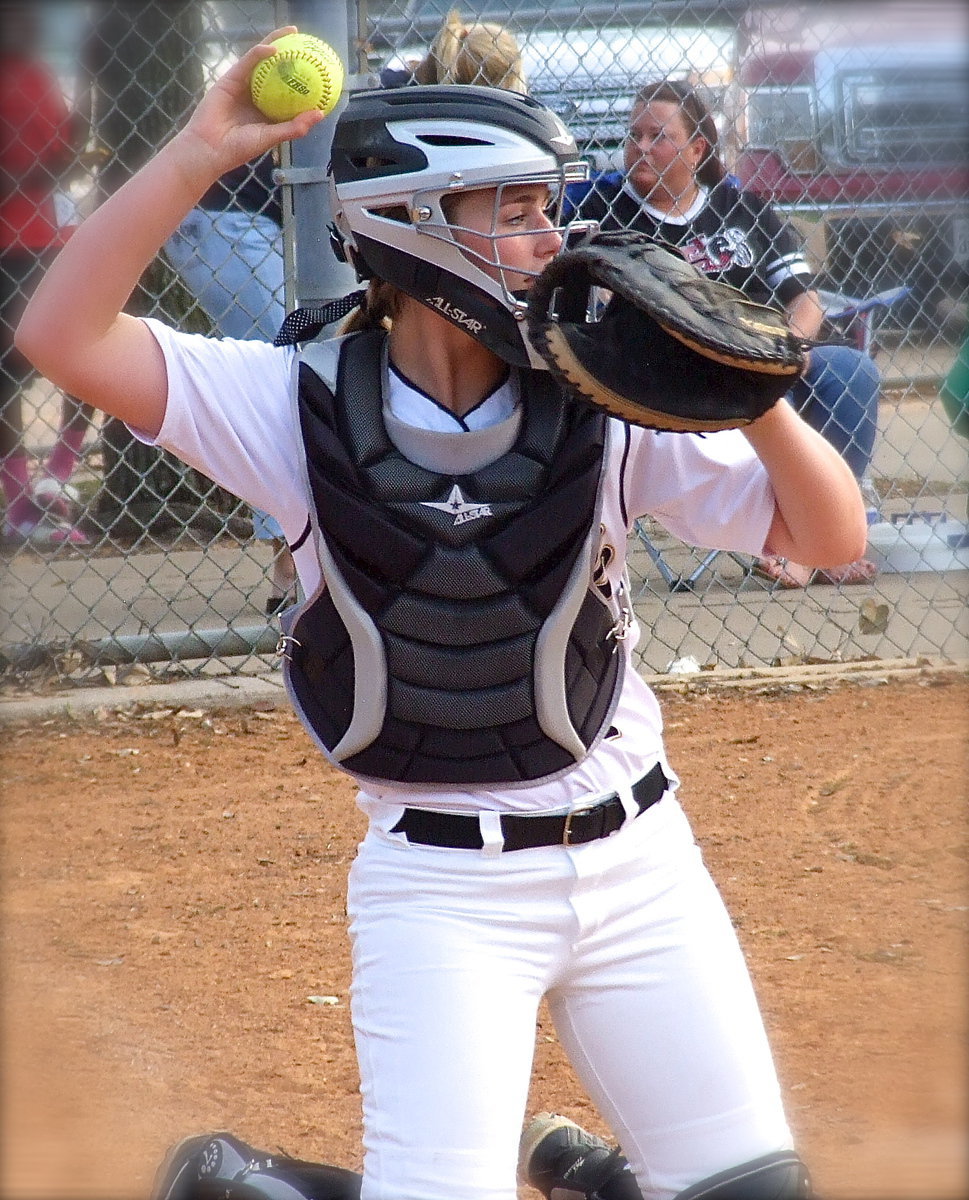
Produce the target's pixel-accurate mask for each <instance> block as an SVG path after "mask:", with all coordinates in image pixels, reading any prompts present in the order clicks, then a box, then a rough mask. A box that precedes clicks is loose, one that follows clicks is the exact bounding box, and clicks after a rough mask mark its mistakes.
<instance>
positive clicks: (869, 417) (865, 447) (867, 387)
mask: <svg viewBox="0 0 969 1200" xmlns="http://www.w3.org/2000/svg"><path fill="white" fill-rule="evenodd" d="M880 384H881V377H880V375H879V372H878V368H877V367H876V366H875V364H874V362H872V360H871V359H870V358H869V357H868V355H867V354H862V353H861V351H860V350H854V349H852V348H851V347H850V346H815V347H813V348H812V350H811V358H810V364H809V365H808V368H807V370H806V371H805V372H804V374H803V375H802V376H801V378H800V379H799V380H798V381H797V383H796V384H795V385H794V387H793V388H792V389H791V393H790V400H791V403H792V404H793V405H794V408H795V409H796V410H797V411H798V412H799V413H800V414H801V416H802V417H803V418H804V420H805V421H807V423H808V424H809V425H810V426H811V427H812V428H813V429H816V430H817V431H818V433H820V434H822V435H823V436H824V437H825V438H827V440H828V441H829V442H830V443H831V444H832V446H834V448H835V449H836V450H837V451H838V453H839V454H840V455H841V456H842V458H844V460H845V461H846V462H847V463H848V466H849V467H851V470H852V471H853V473H854V475H855V478H856V479H860V478H861V477H862V476H863V475H864V474H865V473H866V471H867V470H868V466H869V464H870V462H871V457H872V454H873V453H874V449H875V432H876V430H877V428H878V392H879V387H880Z"/></svg>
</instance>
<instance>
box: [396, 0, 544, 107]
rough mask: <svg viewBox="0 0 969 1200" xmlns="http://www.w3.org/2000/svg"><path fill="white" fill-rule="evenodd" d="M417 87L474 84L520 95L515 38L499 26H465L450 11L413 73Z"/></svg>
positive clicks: (519, 58)
mask: <svg viewBox="0 0 969 1200" xmlns="http://www.w3.org/2000/svg"><path fill="white" fill-rule="evenodd" d="M414 78H415V79H416V80H417V82H418V83H459V84H467V83H471V84H477V85H478V86H479V87H497V88H504V89H505V90H506V91H510V92H520V93H522V94H524V93H525V92H526V91H527V90H528V89H527V87H526V84H525V72H524V67H523V65H522V55H521V50H520V48H519V46H518V42H517V41H516V39H515V36H514V35H513V34H511V33H509V32H508V30H507V29H505V28H503V27H502V26H501V25H496V24H495V23H494V22H491V21H478V22H475V23H474V24H472V25H467V24H465V23H464V21H462V20H461V15H460V13H459V12H458V10H457V9H456V8H453V9H452V10H451V11H450V12H449V13H448V15H447V19H446V20H445V22H444V25H443V26H442V27H441V29H440V31H439V32H438V34H437V36H436V37H435V39H434V41H433V42H432V43H431V46H430V49H429V50H428V52H427V54H426V55H425V57H424V59H423V60H422V62H421V63H420V64H419V65H418V66H417V67H416V68H415V70H414Z"/></svg>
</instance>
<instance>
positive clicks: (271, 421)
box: [134, 319, 774, 829]
mask: <svg viewBox="0 0 969 1200" xmlns="http://www.w3.org/2000/svg"><path fill="white" fill-rule="evenodd" d="M146 324H147V325H148V327H149V328H150V329H151V331H152V333H153V334H154V336H155V338H156V339H157V341H158V343H159V345H160V347H161V349H162V351H163V353H164V356H165V364H166V369H167V373H168V405H167V409H166V413H165V419H164V423H163V425H162V428H161V430H160V432H159V435H158V438H157V439H156V444H158V445H159V446H162V447H164V448H165V449H166V450H169V451H171V452H172V453H173V454H175V455H176V456H177V457H178V458H180V459H182V460H183V461H184V462H186V463H188V464H189V465H190V466H192V467H195V468H197V469H198V470H200V471H201V472H202V473H203V474H205V475H207V476H208V477H209V478H211V479H212V480H213V481H214V482H215V483H217V484H219V485H220V486H222V487H224V488H226V489H227V490H228V491H230V492H232V493H234V494H235V495H237V496H239V497H240V498H241V499H243V500H245V501H246V502H247V503H248V504H250V505H252V506H253V507H255V508H259V509H262V510H264V511H266V512H269V513H271V514H272V515H273V516H274V517H275V518H276V519H277V520H278V521H279V523H280V525H281V527H282V529H283V532H284V534H285V536H286V539H287V541H289V542H291V543H293V542H296V541H297V540H298V539H299V537H300V535H301V534H302V533H303V531H304V529H305V527H306V523H307V518H308V514H309V509H310V505H311V504H312V500H311V497H310V495H309V494H308V490H307V487H306V485H305V483H304V471H303V469H302V462H303V445H302V439H301V435H300V430H299V428H298V426H297V422H296V419H295V411H296V410H295V405H294V402H293V396H294V386H295V371H294V363H295V357H296V352H295V350H294V349H293V348H292V347H282V348H279V347H274V346H271V345H269V344H267V343H264V342H258V341H235V340H231V339H221V340H219V339H214V338H208V337H204V336H202V335H199V334H185V333H180V332H178V331H176V330H172V329H170V328H169V327H168V326H166V325H164V324H162V323H160V322H158V321H154V320H150V319H148V320H146ZM516 385H517V379H516V375H515V373H514V372H512V373H511V374H510V376H509V378H508V380H507V381H506V383H505V384H503V385H502V386H501V387H500V388H499V389H497V390H496V391H495V392H494V393H493V394H492V395H491V396H489V397H487V398H486V399H485V400H484V401H482V403H481V404H479V405H478V406H477V407H476V408H475V409H474V410H473V412H472V413H470V414H467V415H466V416H465V418H464V419H463V420H462V421H458V420H457V419H456V418H455V417H454V416H453V415H452V414H450V413H449V412H448V410H446V409H443V408H442V406H441V405H439V404H437V403H436V402H435V401H433V400H432V399H430V398H429V397H427V396H425V395H424V394H423V393H421V392H420V391H419V390H418V389H416V388H414V387H413V386H411V385H409V384H408V383H407V381H406V380H404V379H402V378H401V377H400V376H398V375H397V374H396V373H395V372H394V371H393V370H391V372H390V380H389V388H388V402H389V407H390V411H391V413H392V415H393V416H394V417H395V418H396V419H397V420H398V421H401V422H403V423H404V424H406V425H409V426H413V427H415V428H417V429H427V430H432V431H435V432H438V433H440V432H454V433H457V432H460V431H461V430H462V429H465V430H470V429H482V428H487V427H488V426H490V425H492V424H496V423H497V422H499V421H502V420H504V419H506V418H507V417H508V415H509V413H510V412H511V411H513V409H514V406H515V404H517V402H518V400H517V386H516ZM613 424H614V425H615V426H617V428H616V430H615V432H616V433H617V434H618V436H614V437H611V438H610V439H609V445H610V450H609V451H608V453H609V456H610V457H609V460H608V461H607V463H606V464H605V475H604V484H603V497H602V500H603V506H602V525H603V542H604V544H606V545H608V546H611V547H612V548H613V549H614V550H615V553H614V554H612V555H611V557H610V556H608V555H607V556H606V558H607V559H610V561H608V564H607V566H606V572H607V574H608V576H609V580H610V583H611V584H612V586H613V588H614V589H616V588H618V587H620V586H621V582H622V576H623V572H624V568H625V553H626V544H627V539H628V535H629V533H630V531H631V528H632V522H633V521H634V520H635V519H636V518H637V517H641V516H644V515H646V514H649V515H651V516H652V517H654V518H656V519H657V520H658V521H659V522H660V524H662V525H663V526H664V527H665V528H666V529H668V530H669V531H670V532H671V533H672V534H674V535H675V536H676V537H678V538H680V539H681V540H682V541H684V542H687V543H688V544H690V545H698V546H705V547H711V548H717V549H724V550H736V551H739V552H745V553H748V554H752V555H757V554H759V553H760V552H761V550H762V549H763V546H764V542H765V540H766V537H767V532H768V529H769V526H770V522H771V520H772V517H773V514H774V499H773V492H772V490H771V487H770V484H769V481H768V479H767V474H766V471H765V470H764V468H763V466H762V465H761V463H760V461H759V459H758V458H757V457H756V455H755V454H754V452H753V450H752V448H751V447H750V444H749V442H748V441H747V439H746V438H744V437H743V435H742V434H740V433H739V432H737V431H726V432H722V433H714V434H706V435H699V434H690V433H658V432H655V431H652V430H645V429H639V428H629V429H628V437H627V428H626V427H625V426H623V425H622V424H621V423H620V422H613ZM134 432H135V433H136V435H138V436H140V437H143V436H144V435H143V434H139V433H138V431H137V430H135V431H134ZM145 440H148V439H145ZM294 560H295V563H296V569H297V571H298V573H299V578H300V584H301V587H302V589H303V593H304V594H305V595H312V594H313V593H314V592H315V591H316V589H317V587H318V586H319V583H320V578H321V569H320V563H319V561H318V558H317V552H316V547H315V545H314V544H313V539H311V538H307V539H306V540H305V541H303V543H302V544H301V545H300V546H299V547H298V548H297V549H296V551H295V553H294ZM648 633H649V631H648V630H647V631H646V636H648ZM639 636H641V631H640V630H639V628H638V627H636V628H634V629H633V630H632V633H631V636H630V637H628V638H627V639H626V640H625V642H624V643H623V652H624V653H626V654H627V655H631V654H632V652H633V649H634V647H635V645H636V642H637V641H638V638H639ZM630 662H631V660H630ZM612 727H613V728H612V729H611V730H610V732H609V734H608V735H607V736H606V737H605V738H604V739H603V740H602V741H601V742H600V743H599V744H598V746H596V747H595V749H594V750H593V751H592V753H591V754H589V755H588V756H587V757H586V758H585V759H583V760H582V761H581V762H580V763H578V764H577V765H576V766H575V767H574V768H573V769H572V770H570V771H569V772H567V773H566V774H565V775H562V776H560V777H558V778H556V779H553V780H551V781H546V782H543V783H540V784H537V785H536V786H535V787H532V788H527V787H526V788H522V787H517V788H514V789H508V790H504V791H502V790H501V789H500V788H492V789H484V790H480V789H477V788H475V789H467V790H455V791H442V790H440V789H439V788H435V790H434V792H433V794H430V793H427V794H424V793H418V794H417V795H415V792H414V790H413V788H406V789H404V788H398V787H395V786H387V787H383V788H380V789H376V788H374V787H373V785H372V784H368V785H367V787H368V790H367V791H366V792H362V793H361V796H360V803H361V805H362V807H363V808H364V810H365V811H366V812H367V813H368V814H369V815H370V817H371V819H372V820H373V821H374V822H375V823H376V824H377V825H378V826H380V827H382V828H385V829H386V828H390V827H391V826H392V825H393V824H394V823H395V821H396V820H397V819H398V817H399V814H400V811H401V806H402V805H404V804H408V805H412V806H413V805H415V804H416V805H420V806H422V807H432V808H437V809H442V810H445V811H449V812H480V811H482V810H494V811H497V812H554V811H564V810H568V809H569V808H571V807H574V806H578V805H581V806H583V807H584V806H585V805H587V804H588V803H589V798H590V796H592V797H594V796H596V795H604V794H607V793H610V792H613V791H620V792H621V791H622V790H624V789H626V788H628V787H629V785H630V784H631V783H632V782H633V781H634V780H636V779H639V778H640V777H641V776H642V775H643V774H645V772H646V771H648V770H649V768H650V767H651V766H652V765H653V764H654V763H655V762H657V761H659V762H661V763H662V764H663V767H664V770H665V771H666V773H667V776H668V777H669V778H671V779H673V780H675V775H674V773H673V772H672V771H671V770H670V769H669V766H668V763H667V762H666V758H665V754H664V750H663V742H662V718H661V716H660V711H659V706H658V704H657V702H656V699H655V697H654V695H653V694H652V692H651V691H650V689H649V688H648V687H647V685H646V684H645V682H644V681H643V680H642V678H641V677H640V676H639V675H638V674H637V673H636V672H635V670H633V669H628V670H627V671H626V673H625V682H624V685H623V690H622V694H621V696H620V699H619V704H618V707H617V709H616V711H615V714H614V716H613V720H612Z"/></svg>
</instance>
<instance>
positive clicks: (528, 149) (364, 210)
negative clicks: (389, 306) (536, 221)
mask: <svg viewBox="0 0 969 1200" xmlns="http://www.w3.org/2000/svg"><path fill="white" fill-rule="evenodd" d="M587 176H588V165H587V164H586V163H585V162H583V161H582V160H581V159H580V158H579V155H578V150H577V149H576V145H575V140H574V138H573V137H572V135H571V134H570V133H569V132H568V130H567V129H566V128H565V126H564V125H563V124H562V122H561V121H560V120H559V119H558V117H557V116H555V114H554V113H552V112H551V111H550V110H549V109H547V108H545V107H544V106H543V105H541V104H539V103H538V102H537V101H535V100H533V99H531V97H529V96H521V95H518V94H517V93H514V92H508V91H502V90H499V89H497V88H488V87H469V86H466V85H452V86H446V87H445V86H442V87H404V88H390V89H387V90H374V91H365V92H358V93H357V94H356V95H353V96H351V97H350V99H349V101H348V103H347V106H346V108H345V109H344V111H343V112H342V114H341V115H340V118H339V120H338V121H337V124H336V128H335V129H334V132H333V144H332V151H331V160H330V192H331V196H330V198H331V211H332V213H333V219H334V225H333V229H332V232H333V234H334V243H335V247H336V248H337V251H338V253H340V252H342V254H343V256H344V257H345V258H346V259H347V260H348V261H350V262H351V263H352V265H353V266H354V268H355V269H356V271H357V274H358V276H359V277H360V278H361V279H369V278H371V277H374V276H376V277H377V278H379V279H382V280H385V281H386V282H387V283H392V284H394V285H396V286H397V287H399V288H400V289H401V290H402V291H404V292H406V293H407V294H408V295H409V296H413V297H414V298H415V299H416V300H420V301H421V302H422V303H423V304H426V305H427V306H428V307H429V308H433V309H434V310H435V311H436V312H438V313H441V314H442V315H443V316H444V317H446V318H447V319H449V320H451V321H453V322H454V323H455V324H457V325H459V326H460V327H461V328H463V329H465V330H466V331H467V332H469V333H471V334H472V336H474V337H475V338H477V339H478V340H479V341H480V342H482V343H483V344H484V345H486V346H487V347H488V348H489V349H490V350H492V351H493V352H494V353H495V354H497V355H499V356H500V357H501V358H503V359H505V361H507V362H510V363H513V364H515V365H517V366H532V367H538V368H542V369H544V367H545V363H544V361H543V360H542V359H541V357H540V356H539V355H538V354H536V353H535V352H534V351H533V350H532V349H531V347H530V345H529V342H528V339H527V334H526V331H525V324H524V320H523V318H524V313H525V305H524V302H523V301H522V300H521V299H520V298H518V297H517V296H516V295H514V294H513V293H512V292H511V291H510V290H509V289H508V287H506V286H505V285H504V284H503V283H502V282H501V280H500V279H495V278H493V276H492V274H489V273H488V272H487V271H486V270H483V269H482V267H481V265H479V264H478V263H477V262H476V261H475V259H474V256H473V255H471V256H469V254H468V252H467V251H466V250H463V249H462V248H461V246H460V244H459V243H458V242H457V241H456V240H455V238H454V236H453V232H452V230H453V228H454V225H453V223H452V222H450V221H449V220H448V216H447V213H446V211H445V208H446V202H445V205H444V206H443V207H442V203H441V201H442V198H443V197H446V196H448V195H454V194H457V193H460V192H462V191H467V190H470V189H473V188H495V187H497V188H501V187H502V186H504V185H509V184H522V183H536V182H538V183H542V184H547V185H548V186H549V188H550V191H551V192H552V198H553V200H554V202H555V213H554V216H553V224H555V225H556V226H558V225H560V224H561V206H562V199H563V197H564V194H565V185H566V183H570V182H572V181H577V180H582V179H585V178H587Z"/></svg>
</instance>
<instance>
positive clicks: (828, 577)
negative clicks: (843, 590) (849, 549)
mask: <svg viewBox="0 0 969 1200" xmlns="http://www.w3.org/2000/svg"><path fill="white" fill-rule="evenodd" d="M877 574H878V568H877V567H876V566H875V564H874V563H873V562H872V561H871V559H868V558H859V559H856V560H855V562H850V563H843V564H842V565H841V566H840V567H819V568H818V571H817V579H818V581H819V582H820V583H833V584H835V585H836V586H837V587H844V586H845V585H847V584H852V583H870V582H871V581H872V580H873V579H874V578H875V576H876V575H877Z"/></svg>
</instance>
